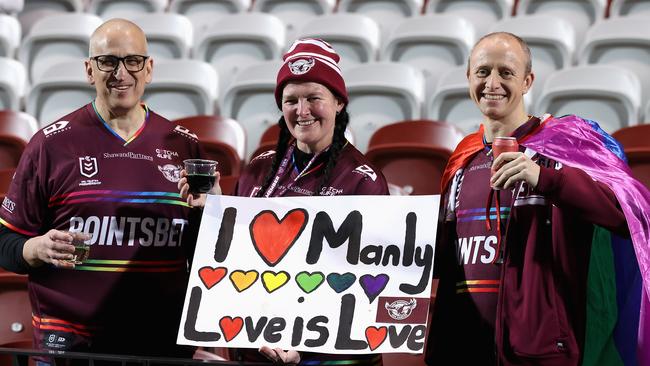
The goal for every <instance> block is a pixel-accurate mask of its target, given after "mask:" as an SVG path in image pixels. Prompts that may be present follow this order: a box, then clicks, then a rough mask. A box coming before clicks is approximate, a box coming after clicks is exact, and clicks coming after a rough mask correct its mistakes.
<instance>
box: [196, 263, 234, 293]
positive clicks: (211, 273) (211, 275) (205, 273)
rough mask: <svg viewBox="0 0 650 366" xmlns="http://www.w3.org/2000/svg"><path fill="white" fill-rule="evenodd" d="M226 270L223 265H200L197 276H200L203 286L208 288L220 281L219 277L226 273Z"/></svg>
mask: <svg viewBox="0 0 650 366" xmlns="http://www.w3.org/2000/svg"><path fill="white" fill-rule="evenodd" d="M226 272H228V270H227V269H225V268H224V267H219V268H212V267H201V269H199V277H200V278H201V282H203V284H204V285H205V287H206V288H207V289H208V290H209V289H211V288H212V287H213V286H214V285H216V284H217V283H219V281H221V279H222V278H223V277H224V276H225V275H226Z"/></svg>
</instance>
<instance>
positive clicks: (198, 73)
mask: <svg viewBox="0 0 650 366" xmlns="http://www.w3.org/2000/svg"><path fill="white" fill-rule="evenodd" d="M153 73H154V77H153V80H152V81H151V83H150V84H149V85H147V88H146V89H145V92H144V96H143V97H142V98H143V100H144V101H146V103H147V104H148V105H149V106H150V107H151V108H152V109H153V110H154V111H156V113H159V114H160V115H163V116H165V117H166V118H168V119H178V118H184V117H188V116H196V115H201V114H214V111H215V103H216V100H217V95H218V93H217V85H218V77H217V73H216V71H215V70H214V69H213V68H212V67H211V66H210V65H209V64H207V63H205V62H202V61H198V60H189V59H188V60H164V61H161V62H156V63H154V70H153Z"/></svg>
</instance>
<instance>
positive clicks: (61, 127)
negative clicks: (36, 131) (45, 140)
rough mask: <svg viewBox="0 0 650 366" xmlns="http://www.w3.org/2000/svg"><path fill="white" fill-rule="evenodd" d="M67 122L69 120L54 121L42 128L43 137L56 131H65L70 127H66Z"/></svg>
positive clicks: (54, 133) (52, 134)
mask: <svg viewBox="0 0 650 366" xmlns="http://www.w3.org/2000/svg"><path fill="white" fill-rule="evenodd" d="M69 123H70V122H69V121H59V122H54V123H52V124H51V125H49V126H47V127H45V128H43V134H45V137H50V136H54V135H56V134H57V133H60V132H63V131H67V130H69V129H70V127H67V126H68V124H69ZM66 127H67V128H66Z"/></svg>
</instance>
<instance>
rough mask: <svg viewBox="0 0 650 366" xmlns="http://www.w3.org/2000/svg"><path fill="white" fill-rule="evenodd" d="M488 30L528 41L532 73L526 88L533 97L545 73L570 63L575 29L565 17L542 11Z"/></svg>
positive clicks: (506, 20) (505, 21) (508, 20)
mask: <svg viewBox="0 0 650 366" xmlns="http://www.w3.org/2000/svg"><path fill="white" fill-rule="evenodd" d="M490 32H510V33H513V34H516V35H518V36H519V37H521V38H522V39H523V40H524V41H526V43H527V44H528V47H529V48H530V53H531V55H532V61H533V72H534V74H535V81H534V83H533V86H532V88H531V90H530V93H531V95H532V99H533V100H535V96H537V95H538V94H539V91H540V90H541V89H542V87H543V86H544V81H545V80H546V78H547V77H548V75H550V74H551V73H553V72H555V71H557V70H560V69H563V68H567V67H569V66H571V64H572V63H573V55H574V52H575V48H576V47H575V30H574V29H573V26H572V25H571V24H570V23H569V22H567V21H566V20H565V19H562V18H557V17H554V16H551V15H546V14H539V15H520V16H517V17H512V18H508V19H505V20H502V21H501V22H499V23H497V24H495V25H494V27H492V28H491V29H490Z"/></svg>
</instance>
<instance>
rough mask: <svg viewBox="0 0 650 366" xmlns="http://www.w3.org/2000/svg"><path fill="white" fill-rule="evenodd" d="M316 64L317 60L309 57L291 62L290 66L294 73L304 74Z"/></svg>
mask: <svg viewBox="0 0 650 366" xmlns="http://www.w3.org/2000/svg"><path fill="white" fill-rule="evenodd" d="M315 64H316V61H314V59H313V58H308V59H300V60H296V61H294V62H289V64H288V66H289V70H290V71H291V73H292V74H294V75H302V74H306V73H308V72H309V70H311V68H312V67H314V65H315Z"/></svg>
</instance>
